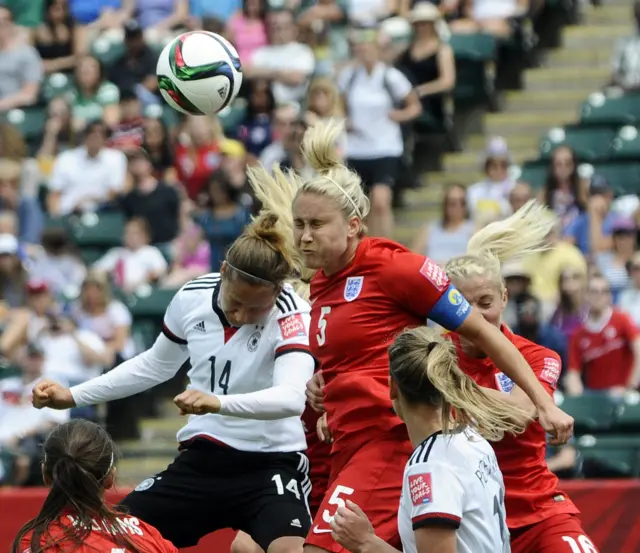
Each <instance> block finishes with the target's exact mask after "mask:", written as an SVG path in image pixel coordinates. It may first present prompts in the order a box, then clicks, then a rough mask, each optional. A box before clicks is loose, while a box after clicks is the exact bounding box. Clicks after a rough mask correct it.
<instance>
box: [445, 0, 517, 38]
mask: <svg viewBox="0 0 640 553" xmlns="http://www.w3.org/2000/svg"><path fill="white" fill-rule="evenodd" d="M458 4H459V5H460V11H461V16H462V17H461V18H460V19H457V20H455V21H454V22H452V24H451V29H452V30H453V31H454V32H457V33H477V32H485V33H490V34H493V35H495V36H497V37H499V38H507V37H509V36H510V35H511V32H512V25H511V22H510V20H511V19H512V18H514V17H518V16H520V15H523V14H525V13H526V12H527V10H528V9H529V0H502V1H500V2H496V1H495V0H468V1H464V0H461V1H460V2H458Z"/></svg>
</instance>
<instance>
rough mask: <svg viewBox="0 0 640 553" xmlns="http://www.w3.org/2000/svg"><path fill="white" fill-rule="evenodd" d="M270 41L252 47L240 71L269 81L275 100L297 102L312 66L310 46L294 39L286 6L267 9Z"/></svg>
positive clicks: (292, 24)
mask: <svg viewBox="0 0 640 553" xmlns="http://www.w3.org/2000/svg"><path fill="white" fill-rule="evenodd" d="M267 25H268V30H269V39H270V44H269V45H267V46H263V47H261V48H258V49H257V50H255V51H254V53H253V56H252V58H251V62H250V63H249V64H246V63H245V64H244V66H243V73H244V76H245V78H248V79H268V80H270V81H271V82H272V86H273V95H274V97H275V99H276V103H278V104H284V103H287V102H299V101H301V100H302V99H303V98H304V96H305V93H306V89H307V83H308V81H309V78H310V77H311V74H312V73H313V70H314V67H315V59H314V57H313V52H312V51H311V48H309V46H307V45H306V44H302V43H300V42H297V41H296V33H297V29H296V25H295V22H294V20H293V14H292V13H291V12H290V11H288V10H276V11H271V12H269V14H268V16H267Z"/></svg>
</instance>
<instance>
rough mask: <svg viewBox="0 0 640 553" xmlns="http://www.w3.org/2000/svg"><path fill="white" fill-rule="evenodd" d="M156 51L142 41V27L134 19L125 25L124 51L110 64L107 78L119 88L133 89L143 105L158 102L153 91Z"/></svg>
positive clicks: (156, 59)
mask: <svg viewBox="0 0 640 553" xmlns="http://www.w3.org/2000/svg"><path fill="white" fill-rule="evenodd" d="M157 62H158V53H157V52H154V51H153V50H152V49H151V48H150V47H149V46H148V45H147V44H146V43H145V41H144V36H143V34H142V29H141V27H140V25H139V24H138V22H137V21H136V20H135V19H132V20H130V21H127V23H126V24H125V26H124V52H123V53H122V55H121V56H120V57H119V58H118V59H116V60H115V62H114V63H113V64H112V65H111V66H110V67H109V71H108V73H109V80H110V81H111V82H112V83H114V84H115V85H116V86H117V87H118V88H119V89H120V90H132V91H135V93H136V95H137V96H138V98H139V99H140V101H141V102H142V103H143V104H144V105H149V104H157V103H158V102H159V99H158V97H157V96H156V92H157V90H158V78H157V77H156V64H157Z"/></svg>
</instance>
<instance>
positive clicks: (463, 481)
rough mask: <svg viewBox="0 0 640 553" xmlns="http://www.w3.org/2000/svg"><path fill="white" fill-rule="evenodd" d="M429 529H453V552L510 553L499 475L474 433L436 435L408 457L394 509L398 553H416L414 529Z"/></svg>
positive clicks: (491, 454)
mask: <svg viewBox="0 0 640 553" xmlns="http://www.w3.org/2000/svg"><path fill="white" fill-rule="evenodd" d="M429 525H438V526H439V527H442V526H443V525H446V526H449V527H450V528H453V529H455V530H456V537H457V551H458V553H509V552H510V551H511V546H510V544H509V531H508V529H507V521H506V516H505V509H504V483H503V481H502V473H501V472H500V469H499V468H498V461H497V460H496V456H495V453H494V452H493V449H492V448H491V446H490V445H489V442H487V441H486V440H485V439H484V438H482V436H480V435H479V434H477V433H476V432H474V431H471V430H466V431H464V432H458V433H454V434H447V435H443V434H442V432H436V433H435V434H432V435H431V436H429V437H428V438H427V439H426V440H424V441H423V442H422V443H421V444H420V445H419V446H418V447H417V448H416V449H415V450H414V452H413V454H412V455H411V457H410V458H409V462H408V463H407V465H406V467H405V469H404V478H403V481H402V495H401V496H400V510H399V511H398V531H399V533H400V537H401V539H402V549H403V551H404V553H417V548H416V539H415V531H416V530H418V529H420V528H424V527H426V526H429Z"/></svg>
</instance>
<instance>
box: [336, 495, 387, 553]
mask: <svg viewBox="0 0 640 553" xmlns="http://www.w3.org/2000/svg"><path fill="white" fill-rule="evenodd" d="M329 524H330V526H331V530H333V532H331V537H332V538H333V539H334V540H335V541H337V542H338V543H339V544H340V545H341V546H342V547H344V548H345V549H347V550H348V551H351V552H352V553H360V552H361V551H363V550H364V549H366V547H367V545H368V544H369V543H371V541H372V540H375V539H376V533H375V530H374V529H373V526H371V522H369V519H368V518H367V515H365V514H364V513H363V512H362V509H361V508H360V507H358V506H357V505H356V504H355V503H354V502H353V501H349V500H347V503H346V507H338V510H337V511H336V514H335V515H334V516H333V518H332V519H331V522H330V523H329Z"/></svg>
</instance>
